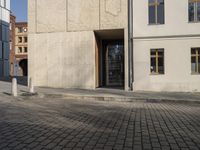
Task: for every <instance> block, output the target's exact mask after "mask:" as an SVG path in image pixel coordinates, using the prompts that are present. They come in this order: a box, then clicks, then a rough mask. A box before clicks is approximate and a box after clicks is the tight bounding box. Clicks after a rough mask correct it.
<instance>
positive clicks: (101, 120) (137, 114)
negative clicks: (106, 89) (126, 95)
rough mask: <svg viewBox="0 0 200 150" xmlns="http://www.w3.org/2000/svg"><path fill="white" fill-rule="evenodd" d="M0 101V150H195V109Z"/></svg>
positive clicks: (199, 145) (199, 121)
mask: <svg viewBox="0 0 200 150" xmlns="http://www.w3.org/2000/svg"><path fill="white" fill-rule="evenodd" d="M0 99H1V100H0V150H28V149H31V150H32V149H33V150H40V149H41V150H47V149H48V150H61V149H62V150H65V149H66V150H70V149H75V150H79V149H80V150H81V149H85V150H90V149H94V150H102V149H106V150H112V149H113V150H121V149H123V150H129V149H135V150H140V149H144V150H148V149H153V150H154V149H155V150H160V149H162V150H168V149H173V150H175V149H181V150H187V149H191V150H199V149H200V105H189V104H176V103H129V102H105V101H92V100H84V101H83V100H82V101H81V100H64V99H59V98H57V99H56V98H54V99H51V98H49V99H26V100H25V99H21V100H15V99H9V98H8V97H1V98H0Z"/></svg>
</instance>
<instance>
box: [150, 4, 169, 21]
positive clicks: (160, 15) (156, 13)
mask: <svg viewBox="0 0 200 150" xmlns="http://www.w3.org/2000/svg"><path fill="white" fill-rule="evenodd" d="M164 23H165V19H164V0H149V24H164Z"/></svg>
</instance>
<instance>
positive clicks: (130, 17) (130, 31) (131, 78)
mask: <svg viewBox="0 0 200 150" xmlns="http://www.w3.org/2000/svg"><path fill="white" fill-rule="evenodd" d="M128 71H129V73H128V75H129V90H133V81H134V73H133V0H128Z"/></svg>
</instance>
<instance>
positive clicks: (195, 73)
mask: <svg viewBox="0 0 200 150" xmlns="http://www.w3.org/2000/svg"><path fill="white" fill-rule="evenodd" d="M191 75H192V76H194V75H200V73H191Z"/></svg>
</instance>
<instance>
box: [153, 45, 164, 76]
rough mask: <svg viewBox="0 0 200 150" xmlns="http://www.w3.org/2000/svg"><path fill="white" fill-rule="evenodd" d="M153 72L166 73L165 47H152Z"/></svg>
mask: <svg viewBox="0 0 200 150" xmlns="http://www.w3.org/2000/svg"><path fill="white" fill-rule="evenodd" d="M150 53H151V74H153V75H154V74H155V75H156V74H164V49H151V52H150Z"/></svg>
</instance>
